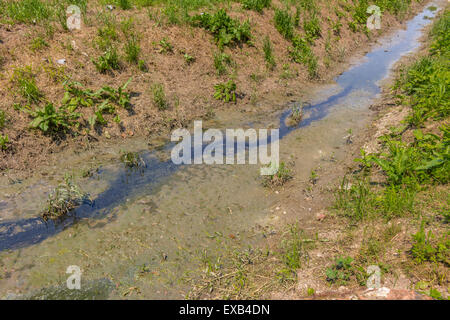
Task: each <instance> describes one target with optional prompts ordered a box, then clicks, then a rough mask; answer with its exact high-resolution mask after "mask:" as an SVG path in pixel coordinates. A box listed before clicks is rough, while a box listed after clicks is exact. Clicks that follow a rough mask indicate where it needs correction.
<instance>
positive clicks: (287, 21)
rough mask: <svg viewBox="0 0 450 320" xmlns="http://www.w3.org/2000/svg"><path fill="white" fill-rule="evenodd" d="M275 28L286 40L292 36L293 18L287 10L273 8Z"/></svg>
mask: <svg viewBox="0 0 450 320" xmlns="http://www.w3.org/2000/svg"><path fill="white" fill-rule="evenodd" d="M275 28H276V29H277V30H278V32H279V33H281V35H282V36H283V37H285V38H286V39H287V40H292V39H293V38H294V19H293V18H292V17H291V15H290V14H289V11H287V10H281V9H276V10H275Z"/></svg>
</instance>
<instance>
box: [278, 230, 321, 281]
mask: <svg viewBox="0 0 450 320" xmlns="http://www.w3.org/2000/svg"><path fill="white" fill-rule="evenodd" d="M309 240H311V239H307V238H306V237H305V233H304V232H303V230H301V229H300V228H299V226H298V225H297V224H293V225H290V226H289V230H288V234H287V236H285V237H284V238H283V239H282V241H281V250H280V254H281V261H282V262H283V264H284V267H283V268H282V269H281V270H280V271H279V272H278V273H277V276H278V278H279V280H280V281H282V282H285V281H290V280H291V281H295V280H296V279H297V270H298V269H300V268H301V267H302V265H303V263H305V262H307V260H308V249H309V248H310V247H311V244H313V243H312V242H313V241H309Z"/></svg>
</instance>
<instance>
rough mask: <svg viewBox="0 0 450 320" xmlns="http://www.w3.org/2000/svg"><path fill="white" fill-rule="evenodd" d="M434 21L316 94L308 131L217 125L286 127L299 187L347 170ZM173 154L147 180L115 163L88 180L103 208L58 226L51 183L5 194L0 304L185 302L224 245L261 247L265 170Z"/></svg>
mask: <svg viewBox="0 0 450 320" xmlns="http://www.w3.org/2000/svg"><path fill="white" fill-rule="evenodd" d="M435 13H436V11H434V12H432V11H430V10H428V9H425V10H424V11H423V12H421V13H420V14H418V15H417V16H416V17H415V18H413V19H412V20H411V21H409V22H408V23H407V27H406V29H404V30H400V31H398V32H396V33H393V34H392V35H390V36H389V37H387V38H385V39H382V40H380V41H379V43H380V44H379V45H377V46H376V47H375V48H374V49H373V50H372V51H371V52H370V53H368V54H367V55H366V56H365V57H364V58H363V59H361V60H359V61H358V62H357V63H355V64H354V65H353V66H352V67H350V69H349V70H348V71H346V72H344V73H343V74H341V75H340V76H339V77H337V78H336V83H335V84H332V85H323V87H322V88H319V89H318V90H316V91H315V92H313V93H311V95H310V97H309V99H310V100H309V101H310V103H309V104H308V105H306V106H305V108H304V112H305V116H304V119H303V121H302V122H301V123H300V124H299V125H298V126H295V127H288V126H286V124H285V120H286V118H287V117H288V116H289V115H290V112H291V106H290V105H286V106H285V108H284V110H281V111H280V110H278V111H273V112H271V113H270V114H261V115H259V116H255V118H254V119H249V118H248V117H247V118H246V119H245V120H243V119H242V115H241V114H239V113H238V112H236V114H230V111H228V112H227V113H226V114H225V113H218V114H217V115H216V119H215V121H214V127H215V128H217V129H225V128H244V129H246V128H268V127H272V128H273V127H275V128H276V127H279V128H280V159H281V160H282V161H286V162H289V163H292V165H293V169H294V172H295V174H296V177H295V178H296V179H300V180H302V179H303V180H307V178H308V176H309V175H310V172H311V170H313V169H314V168H316V167H317V166H318V165H320V163H321V161H327V160H329V159H332V158H333V159H340V158H343V156H344V155H345V152H346V150H345V145H346V139H345V138H344V137H345V136H346V135H347V134H348V130H349V129H351V130H352V131H353V132H354V133H355V134H357V132H358V131H361V130H362V129H364V127H365V126H366V125H367V124H368V123H369V119H370V116H371V111H370V110H369V106H370V105H371V103H372V102H373V99H375V98H376V97H377V95H378V94H379V92H380V88H379V82H380V80H382V79H384V78H386V77H387V75H388V73H389V69H390V67H391V66H392V64H393V63H395V62H396V61H397V60H398V59H399V58H400V57H401V56H402V55H405V54H407V53H409V52H411V51H412V50H414V49H416V48H418V46H419V42H418V39H419V37H420V36H421V34H422V29H423V27H424V26H425V25H427V24H429V23H430V21H431V19H428V17H433V16H434V15H435ZM132 143H133V142H132ZM136 143H137V144H140V143H142V141H141V142H136ZM172 147H173V145H172V144H170V145H167V146H166V147H164V148H162V149H160V150H157V151H148V150H143V151H141V152H140V155H141V157H142V159H143V160H144V162H145V164H146V167H145V168H143V169H142V170H134V171H131V170H129V169H126V168H125V167H124V165H123V164H122V163H120V162H119V161H117V160H116V161H111V162H110V163H108V164H105V165H102V166H101V167H100V168H99V169H98V170H97V171H96V172H95V173H94V174H93V175H92V176H90V177H88V178H83V179H81V178H80V180H79V181H78V182H79V184H80V185H81V186H82V189H83V190H84V191H86V192H89V193H90V194H91V196H92V200H93V201H92V202H90V203H88V202H86V203H84V204H83V205H81V206H80V207H79V208H78V209H76V210H75V211H74V212H73V213H72V214H71V215H70V216H69V217H67V218H66V219H64V220H63V221H59V222H58V223H54V222H44V221H43V220H42V219H41V218H40V217H39V213H40V210H41V209H42V208H43V207H44V206H45V203H46V198H47V195H48V192H49V190H50V189H51V187H52V183H50V182H49V181H45V179H40V180H38V181H36V182H35V183H33V184H28V185H27V186H26V187H25V186H24V187H23V188H22V189H20V188H19V190H20V192H18V193H16V194H15V195H14V196H9V197H6V196H5V195H6V194H9V193H11V187H10V186H9V185H0V212H2V213H0V219H2V220H0V297H5V298H68V299H70V298H86V299H92V298H107V297H109V298H120V297H122V296H123V294H125V293H124V292H123V290H122V291H120V290H115V288H134V287H137V288H139V291H140V295H139V296H138V297H141V298H150V299H164V298H175V299H177V298H183V297H184V295H185V293H186V289H187V287H188V285H187V284H186V282H185V281H184V280H185V279H188V278H190V277H191V274H190V271H192V270H194V269H195V268H197V266H198V265H199V262H200V259H202V257H203V258H205V255H207V254H208V253H210V252H214V250H216V249H220V248H223V246H225V242H224V241H223V239H224V238H227V241H234V244H235V245H238V246H242V247H245V246H246V245H248V244H251V243H254V242H257V241H258V240H259V239H261V237H262V236H263V231H264V230H265V227H266V226H267V225H268V224H269V223H270V220H271V219H272V218H273V215H272V214H271V212H270V209H271V208H272V207H273V206H274V205H275V204H276V203H277V200H278V197H279V195H277V194H275V193H273V192H272V191H269V190H267V189H266V188H264V187H262V185H261V177H260V176H259V166H258V165H204V164H203V165H175V164H173V163H172V161H171V160H170V151H171V148H172ZM113 156H114V157H113ZM111 158H115V159H117V158H118V154H114V155H112V156H111ZM63 165H64V164H62V166H63ZM53 187H54V186H53ZM299 202H301V200H299ZM230 239H232V240H230ZM227 243H228V242H227ZM69 265H78V266H80V268H81V269H82V271H83V274H82V289H81V290H67V289H66V288H65V283H66V279H67V277H68V275H67V274H66V268H67V267H68V266H69Z"/></svg>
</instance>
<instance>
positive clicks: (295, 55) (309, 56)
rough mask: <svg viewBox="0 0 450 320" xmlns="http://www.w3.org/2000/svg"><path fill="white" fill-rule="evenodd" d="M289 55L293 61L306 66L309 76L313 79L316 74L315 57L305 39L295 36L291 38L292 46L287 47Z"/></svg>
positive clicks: (316, 64)
mask: <svg viewBox="0 0 450 320" xmlns="http://www.w3.org/2000/svg"><path fill="white" fill-rule="evenodd" d="M289 55H290V57H291V59H292V60H293V61H294V62H297V63H302V64H304V65H306V66H307V68H308V74H309V77H310V78H312V79H313V78H316V77H317V76H318V61H317V57H316V56H315V55H314V53H313V52H312V50H311V47H310V46H309V44H308V42H307V40H305V39H304V38H300V37H297V36H296V37H295V38H294V39H293V40H292V47H291V48H289Z"/></svg>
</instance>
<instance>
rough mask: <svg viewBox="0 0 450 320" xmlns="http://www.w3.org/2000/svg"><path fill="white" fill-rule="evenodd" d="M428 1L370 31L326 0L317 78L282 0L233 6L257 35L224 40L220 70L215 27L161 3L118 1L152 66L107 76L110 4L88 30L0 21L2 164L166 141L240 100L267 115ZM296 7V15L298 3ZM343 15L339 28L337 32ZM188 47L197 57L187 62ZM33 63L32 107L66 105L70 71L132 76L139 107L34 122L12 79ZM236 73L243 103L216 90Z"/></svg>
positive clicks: (17, 169)
mask: <svg viewBox="0 0 450 320" xmlns="http://www.w3.org/2000/svg"><path fill="white" fill-rule="evenodd" d="M426 4H427V1H425V2H422V3H417V2H415V1H413V2H412V3H411V6H410V8H409V9H408V11H407V12H404V13H402V14H399V15H397V16H394V15H393V14H391V13H388V12H386V13H383V17H382V28H381V30H376V31H374V32H371V33H370V34H369V35H366V34H365V33H364V32H363V28H360V31H357V32H354V31H352V30H351V28H350V23H351V22H353V17H352V14H353V12H352V9H351V8H352V7H351V6H349V7H345V6H343V5H342V4H340V2H339V1H318V2H317V5H318V13H319V17H320V19H319V20H320V29H321V36H320V37H319V38H318V39H317V40H315V41H314V44H313V45H312V46H311V49H312V52H313V54H314V55H315V56H316V57H317V58H318V66H317V76H316V77H315V78H314V79H311V77H310V76H309V75H308V70H307V67H306V66H304V65H302V64H297V63H294V62H293V61H292V60H291V58H290V57H289V54H288V51H289V47H290V46H291V43H290V41H288V40H286V39H285V38H284V37H283V36H282V35H281V34H280V32H278V31H277V29H276V28H275V26H274V14H275V8H281V7H282V5H281V3H280V2H279V1H273V3H272V7H271V8H267V9H264V11H263V13H262V14H260V13H257V12H254V11H247V10H242V8H241V4H239V3H232V4H231V5H229V6H228V7H227V12H228V13H229V15H230V16H231V17H233V18H236V19H238V20H240V21H244V20H245V19H246V18H248V19H249V21H250V26H251V33H252V41H251V44H243V45H240V46H235V47H225V49H224V53H225V54H227V55H229V57H230V58H231V62H230V63H229V65H226V66H225V69H226V71H225V72H224V74H223V75H220V76H219V75H218V72H217V69H216V68H215V66H214V54H215V53H217V52H219V49H218V47H217V45H216V43H215V42H214V40H213V37H212V36H211V34H209V33H208V32H207V31H205V30H204V29H200V28H195V27H192V26H190V25H189V24H186V23H181V24H170V23H167V22H166V20H165V19H166V17H165V16H164V15H162V13H161V12H162V11H159V9H161V8H154V7H150V8H132V9H130V10H121V9H120V8H115V9H113V10H112V11H111V13H110V15H112V18H111V17H110V18H108V19H111V20H110V21H109V22H108V23H110V24H111V23H113V24H115V25H117V28H118V29H120V28H121V27H120V25H122V26H123V25H124V24H123V23H122V24H121V23H120V21H126V18H129V17H132V18H133V21H134V23H133V24H134V27H133V28H134V32H135V33H136V34H138V35H139V36H140V49H141V51H140V56H139V58H140V59H141V60H142V61H143V62H144V64H145V67H142V66H141V67H142V68H140V67H138V66H137V65H134V64H132V63H127V62H126V61H124V58H122V57H121V59H122V60H121V61H120V64H121V67H120V70H114V71H112V72H107V73H105V74H102V73H99V72H98V70H97V69H96V67H95V65H94V64H93V63H92V59H94V60H95V59H97V58H98V57H99V55H101V53H102V51H101V49H100V48H99V45H98V41H100V40H101V39H100V40H99V28H100V27H102V26H105V25H108V23H106V22H104V21H105V19H106V18H105V17H106V16H107V15H108V11H109V10H108V9H106V8H105V7H103V6H100V5H96V4H95V3H92V2H90V3H89V6H88V7H87V10H86V13H85V16H84V18H83V24H82V28H81V30H75V31H73V32H68V31H64V30H62V28H61V27H60V26H58V25H56V26H53V27H52V28H49V26H48V25H49V24H48V23H43V22H40V21H38V22H36V24H33V23H31V25H30V24H23V23H14V24H12V23H3V24H2V25H1V26H0V39H1V40H2V42H1V43H0V53H1V56H2V59H1V61H2V63H1V74H2V76H1V77H0V86H1V89H0V101H1V104H0V106H1V109H2V110H3V111H4V112H5V115H6V124H5V126H4V127H3V128H1V129H0V130H1V134H2V135H3V136H7V137H8V140H9V143H8V145H7V148H5V150H1V151H0V153H1V158H0V170H2V172H5V171H6V170H7V171H8V175H9V176H10V177H16V178H18V177H19V178H20V177H22V178H23V177H24V176H27V175H30V174H31V173H32V172H33V171H35V170H36V169H37V170H38V171H39V170H41V171H42V170H43V168H44V167H46V166H52V164H54V163H57V162H60V160H61V158H67V157H68V158H71V157H72V155H73V154H74V153H75V152H76V153H79V152H83V151H88V150H90V151H92V150H94V153H95V150H97V149H98V150H101V149H102V148H104V147H105V146H111V145H124V146H125V145H127V140H128V139H133V138H135V137H147V138H148V140H149V141H152V140H155V137H162V138H163V140H164V139H167V138H168V137H169V133H170V130H171V129H173V128H176V127H180V126H187V125H189V124H190V123H191V121H192V120H193V119H199V118H209V117H213V116H214V113H215V111H217V110H227V108H232V109H240V110H242V111H243V112H251V113H253V112H254V113H261V112H264V110H270V109H271V108H273V106H274V105H279V104H280V103H284V102H288V101H293V100H299V99H302V97H303V96H304V95H305V93H307V92H309V91H310V90H311V89H313V88H314V87H315V86H316V84H317V83H323V82H329V81H331V80H332V79H333V77H334V76H336V75H337V74H339V73H340V72H342V71H343V70H345V68H346V67H347V66H348V63H349V61H350V60H349V58H350V57H354V56H358V55H359V54H362V53H365V52H367V50H368V48H369V47H370V45H371V43H374V42H376V39H377V38H378V37H379V36H380V35H382V34H386V33H387V32H390V31H391V30H395V29H397V28H401V27H402V25H403V22H404V21H406V20H407V19H408V18H409V17H410V16H412V15H413V14H414V13H416V12H418V10H420V9H421V8H423V7H424V6H426ZM215 10H216V9H214V8H209V9H208V11H212V12H214V11H215ZM290 10H291V14H292V16H293V15H294V12H295V9H294V8H291V9H290ZM198 11H199V9H197V10H196V11H195V12H191V13H190V14H191V15H193V14H194V13H196V12H198ZM158 12H159V13H158ZM306 17H307V15H306V13H305V14H303V11H301V14H300V23H299V25H300V26H299V27H296V28H295V32H296V33H299V34H300V35H302V34H304V32H305V31H304V30H303V27H302V23H303V22H304V20H305V19H306ZM102 19H103V20H102ZM6 21H9V20H6ZM111 21H113V22H111ZM44 22H45V21H44ZM338 23H339V24H340V27H339V28H338V29H339V31H337V30H336V28H337V27H336V25H337V24H338ZM122 29H123V28H122ZM117 32H118V33H119V34H120V31H117ZM266 36H268V37H269V39H270V41H271V43H272V46H273V55H274V58H275V63H276V65H275V67H274V68H273V69H270V68H267V67H266V61H265V60H264V53H263V42H264V38H265V37H266ZM120 37H121V36H119V39H118V40H117V41H118V42H119V44H120V45H121V43H120V41H124V40H123V39H122V38H120ZM100 38H101V37H100ZM162 40H164V41H165V42H166V43H169V44H170V46H171V48H170V49H169V50H166V49H164V46H163V45H161V41H162ZM119 44H118V46H119ZM186 55H187V56H190V57H193V59H194V60H193V61H192V62H188V60H187V58H186ZM60 59H65V61H64V62H62V63H63V64H59V63H58V62H57V61H58V60H60ZM189 61H190V60H189ZM26 66H29V67H30V68H31V69H30V70H31V71H30V72H31V74H32V77H33V78H34V79H35V84H36V86H37V88H38V90H39V91H40V93H41V94H42V97H41V98H40V102H39V103H35V102H32V103H31V104H30V106H29V107H28V108H29V109H30V110H32V109H36V108H37V107H38V105H39V106H41V107H42V106H43V105H44V104H46V103H48V102H52V103H54V104H55V106H57V105H58V104H59V102H60V101H61V99H62V98H63V95H64V88H63V86H62V81H63V80H66V79H68V78H69V79H72V80H74V81H77V82H80V83H81V84H82V85H83V86H84V87H85V88H89V89H92V90H97V89H99V88H101V87H104V86H110V87H113V88H118V87H119V86H120V85H122V84H124V83H125V82H126V81H127V80H128V79H129V78H133V79H132V82H131V83H130V84H129V86H128V88H127V89H128V90H129V91H130V92H131V100H130V102H131V105H132V108H131V109H130V110H128V111H127V110H124V109H119V110H117V115H118V116H119V118H115V119H118V121H113V115H108V114H105V115H104V118H105V119H106V121H107V123H105V124H101V125H95V127H94V128H91V126H90V125H89V124H88V121H87V119H89V117H92V115H93V110H90V109H88V108H83V109H81V110H79V111H80V112H81V114H82V118H83V121H81V125H80V127H79V128H77V129H76V130H73V129H71V130H70V131H69V132H68V133H66V134H61V133H58V134H47V133H42V132H41V131H39V130H33V129H30V127H29V126H30V121H31V118H30V116H29V115H28V113H27V112H24V111H23V107H24V106H26V105H27V104H29V103H28V102H27V100H26V99H25V98H24V96H23V95H21V93H20V90H21V89H20V88H19V87H17V82H14V80H13V78H14V71H15V70H16V71H17V69H18V68H24V67H26ZM141 69H142V70H141ZM228 79H233V81H235V83H236V85H237V90H236V93H237V101H236V103H224V102H221V101H218V100H215V99H214V98H213V95H214V84H216V83H221V82H225V81H227V80H228ZM156 83H160V84H162V87H163V88H164V92H165V96H166V98H165V100H166V102H167V108H166V109H165V110H159V109H158V107H157V106H156V104H155V97H154V91H152V89H151V88H152V86H154V85H155V84H156ZM21 108H22V109H21ZM19 109H21V110H22V111H19Z"/></svg>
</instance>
